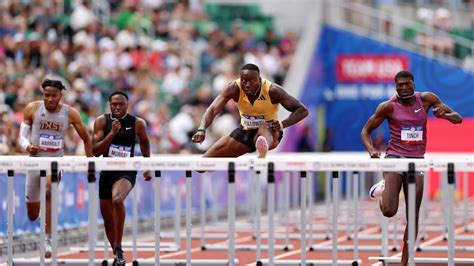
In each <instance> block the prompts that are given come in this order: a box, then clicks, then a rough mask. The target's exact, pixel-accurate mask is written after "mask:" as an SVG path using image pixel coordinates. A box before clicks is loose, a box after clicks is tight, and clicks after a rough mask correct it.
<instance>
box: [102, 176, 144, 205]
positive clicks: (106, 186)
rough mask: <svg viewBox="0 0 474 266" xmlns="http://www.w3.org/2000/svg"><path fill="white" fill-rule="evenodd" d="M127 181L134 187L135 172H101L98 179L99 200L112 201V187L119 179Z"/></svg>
mask: <svg viewBox="0 0 474 266" xmlns="http://www.w3.org/2000/svg"><path fill="white" fill-rule="evenodd" d="M122 178H125V179H127V180H128V181H129V182H130V184H132V188H133V187H134V186H135V180H136V179H137V171H102V172H100V178H99V199H104V200H105V199H112V186H113V185H114V184H115V182H117V181H119V180H120V179H122Z"/></svg>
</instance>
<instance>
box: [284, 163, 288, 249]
mask: <svg viewBox="0 0 474 266" xmlns="http://www.w3.org/2000/svg"><path fill="white" fill-rule="evenodd" d="M283 187H284V189H283V191H284V193H283V197H284V210H283V211H284V212H285V213H286V215H285V216H284V221H285V225H286V226H285V249H286V250H288V248H289V246H290V239H289V237H290V216H289V215H288V213H289V212H290V173H289V172H285V173H284V174H283Z"/></svg>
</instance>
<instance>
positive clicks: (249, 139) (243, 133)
mask: <svg viewBox="0 0 474 266" xmlns="http://www.w3.org/2000/svg"><path fill="white" fill-rule="evenodd" d="M257 132H258V128H256V129H248V130H245V129H244V128H243V127H242V126H239V127H238V128H236V129H234V131H232V132H231V133H230V136H231V137H232V138H234V139H235V140H237V141H238V142H240V143H242V144H245V145H247V146H248V147H249V148H250V149H251V150H250V152H254V151H256V149H255V143H254V138H255V135H257ZM282 138H283V131H280V135H279V136H278V141H281V139H282ZM269 145H270V143H269Z"/></svg>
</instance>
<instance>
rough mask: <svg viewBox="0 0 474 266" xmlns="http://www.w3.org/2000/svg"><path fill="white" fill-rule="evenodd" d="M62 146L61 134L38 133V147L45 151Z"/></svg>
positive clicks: (53, 150)
mask: <svg viewBox="0 0 474 266" xmlns="http://www.w3.org/2000/svg"><path fill="white" fill-rule="evenodd" d="M62 148H63V136H61V135H54V134H40V137H39V149H40V150H42V151H47V152H55V151H59V150H61V149H62Z"/></svg>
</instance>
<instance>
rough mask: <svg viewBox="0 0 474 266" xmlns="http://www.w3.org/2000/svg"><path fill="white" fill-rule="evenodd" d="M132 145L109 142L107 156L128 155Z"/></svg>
mask: <svg viewBox="0 0 474 266" xmlns="http://www.w3.org/2000/svg"><path fill="white" fill-rule="evenodd" d="M131 154H132V147H127V146H121V145H116V144H110V148H109V157H130V155H131Z"/></svg>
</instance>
